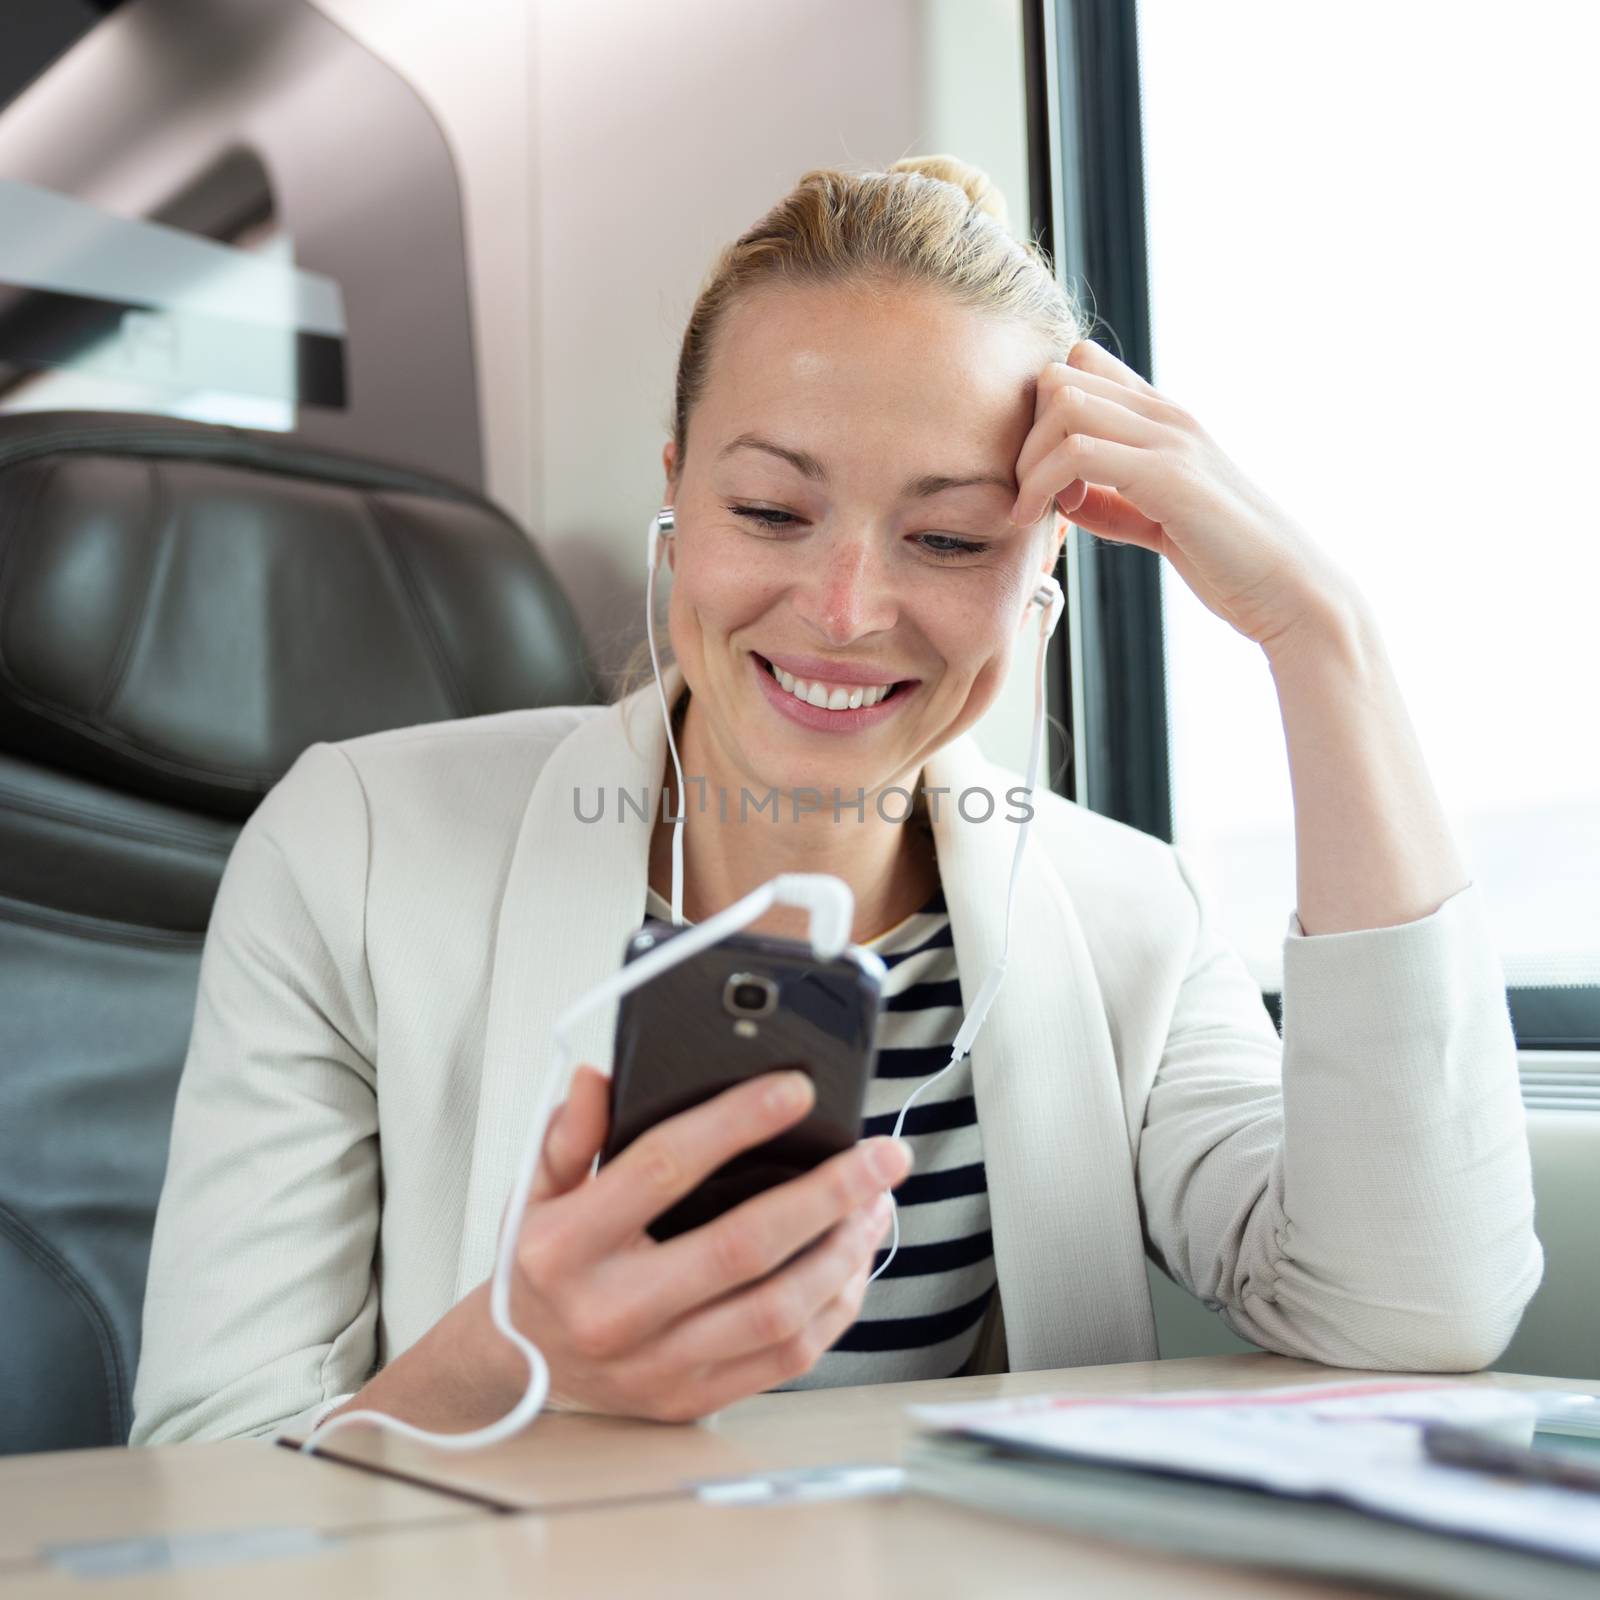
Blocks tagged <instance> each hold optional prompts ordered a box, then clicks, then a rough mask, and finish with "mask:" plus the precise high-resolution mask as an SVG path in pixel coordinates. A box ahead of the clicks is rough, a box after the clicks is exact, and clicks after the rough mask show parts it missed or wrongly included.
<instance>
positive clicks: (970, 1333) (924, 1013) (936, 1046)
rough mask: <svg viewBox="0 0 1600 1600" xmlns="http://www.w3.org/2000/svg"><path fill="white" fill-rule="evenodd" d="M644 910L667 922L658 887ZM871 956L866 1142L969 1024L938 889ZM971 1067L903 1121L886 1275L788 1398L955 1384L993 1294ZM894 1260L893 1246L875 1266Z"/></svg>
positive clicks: (956, 1070)
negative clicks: (873, 990)
mask: <svg viewBox="0 0 1600 1600" xmlns="http://www.w3.org/2000/svg"><path fill="white" fill-rule="evenodd" d="M648 911H649V914H650V915H651V916H655V917H659V918H661V919H663V920H666V919H667V918H668V917H669V915H670V911H669V908H668V906H667V903H666V901H665V900H663V899H662V897H661V896H660V895H658V894H657V893H656V892H655V891H654V890H653V889H652V890H651V891H650V893H649V897H648ZM866 948H867V949H869V950H872V951H874V952H875V953H876V954H877V955H878V956H879V957H881V959H882V961H883V964H884V966H885V967H887V968H888V978H887V981H886V983H885V985H884V1012H883V1016H882V1018H881V1020H880V1022H879V1026H878V1064H877V1071H876V1073H875V1075H874V1078H873V1082H872V1084H871V1086H870V1088H869V1089H868V1092H867V1107H866V1117H865V1121H864V1122H863V1125H862V1130H861V1131H862V1137H863V1138H868V1137H871V1136H872V1135H874V1134H887V1133H893V1132H894V1124H895V1119H896V1117H897V1116H898V1115H899V1112H900V1108H901V1107H902V1106H903V1105H904V1104H905V1102H906V1100H907V1098H908V1097H909V1096H910V1095H911V1094H912V1093H913V1091H914V1090H915V1089H916V1087H917V1085H918V1084H920V1083H921V1082H922V1081H923V1080H924V1079H926V1078H930V1077H932V1076H933V1074H934V1073H936V1072H938V1071H939V1069H940V1068H941V1067H943V1066H944V1065H945V1063H946V1062H947V1061H949V1059H950V1046H951V1043H952V1041H953V1040H954V1039H955V1036H956V1033H957V1031H958V1030H959V1028H960V1026H961V1017H962V1010H961V986H960V982H959V980H958V978H957V976H956V957H955V945H954V941H953V940H952V938H951V933H950V917H949V913H948V911H947V910H946V907H945V902H944V893H943V891H942V890H935V892H934V894H933V896H932V898H931V899H929V900H928V901H927V903H926V904H925V905H923V907H922V908H921V909H920V910H919V911H916V912H914V913H913V914H912V915H911V916H909V917H907V918H906V919H905V920H904V921H903V922H900V923H898V924H897V925H896V926H895V927H893V928H891V929H890V930H889V931H888V932H887V933H885V934H881V935H880V936H879V937H878V938H876V939H873V940H870V941H868V943H867V945H866ZM971 1069H972V1062H971V1058H970V1057H968V1058H966V1059H964V1060H963V1061H962V1062H961V1063H960V1064H959V1065H958V1066H956V1067H953V1068H952V1069H951V1070H950V1071H949V1072H948V1073H947V1074H946V1075H945V1076H944V1077H943V1078H941V1079H940V1080H939V1081H938V1082H937V1083H936V1084H934V1085H933V1086H932V1087H931V1088H929V1089H928V1091H927V1093H925V1094H923V1095H921V1096H920V1097H919V1098H918V1100H917V1103H916V1104H915V1105H914V1106H912V1108H911V1110H910V1111H909V1112H908V1113H907V1115H906V1121H905V1126H904V1128H902V1130H901V1134H902V1136H903V1137H904V1138H905V1139H906V1140H908V1141H909V1143H910V1144H911V1147H912V1149H913V1151H914V1152H915V1153H916V1164H915V1166H914V1167H913V1168H912V1170H911V1175H910V1176H909V1177H908V1178H907V1179H906V1180H905V1181H904V1182H903V1183H902V1184H901V1185H900V1187H899V1188H898V1189H896V1190H895V1198H896V1200H897V1201H898V1203H899V1207H900V1248H899V1250H898V1251H897V1252H896V1254H895V1258H894V1260H893V1262H891V1263H890V1266H889V1270H888V1271H887V1272H885V1273H884V1274H883V1275H882V1276H881V1277H880V1278H878V1279H877V1280H875V1281H874V1282H873V1283H871V1284H869V1285H868V1286H867V1292H866V1297H865V1298H864V1299H863V1301H862V1304H861V1314H860V1315H859V1316H858V1317H857V1319H856V1321H855V1323H854V1325H853V1326H851V1327H850V1328H849V1329H847V1330H846V1332H845V1334H844V1336H843V1337H842V1338H841V1339H840V1340H839V1341H838V1342H837V1343H836V1344H835V1345H834V1346H833V1347H832V1349H830V1350H828V1351H826V1352H825V1353H824V1354H823V1355H822V1356H821V1357H820V1358H819V1360H818V1361H817V1362H816V1364H815V1365H814V1366H813V1367H812V1369H811V1370H810V1372H808V1373H806V1374H805V1375H804V1376H803V1377H801V1378H798V1379H795V1380H794V1381H792V1382H790V1383H787V1384H785V1385H783V1388H784V1389H826V1388H838V1387H842V1386H845V1385H852V1384H862V1383H889V1382H897V1381H901V1380H904V1379H910V1378H948V1377H951V1376H953V1375H954V1374H955V1373H957V1372H959V1371H961V1370H962V1368H963V1367H964V1366H965V1365H966V1362H967V1360H968V1358H969V1357H970V1356H971V1354H972V1351H973V1348H974V1346H975V1345H976V1343H977V1339H978V1334H979V1332H980V1331H981V1329H982V1325H983V1318H984V1313H985V1312H986V1311H987V1310H988V1307H989V1300H990V1297H991V1295H992V1294H993V1292H994V1286H995V1269H994V1251H993V1241H992V1239H991V1236H990V1232H989V1192H988V1184H987V1180H986V1177H985V1173H984V1166H983V1146H982V1143H981V1141H980V1139H979V1134H978V1113H977V1107H976V1105H975V1103H974V1101H973V1096H972V1070H971ZM888 1252H889V1246H888V1241H887V1240H886V1241H885V1243H884V1245H883V1247H882V1248H881V1249H880V1251H879V1253H878V1258H877V1259H878V1262H880V1263H881V1262H882V1260H883V1259H884V1257H885V1256H887V1255H888Z"/></svg>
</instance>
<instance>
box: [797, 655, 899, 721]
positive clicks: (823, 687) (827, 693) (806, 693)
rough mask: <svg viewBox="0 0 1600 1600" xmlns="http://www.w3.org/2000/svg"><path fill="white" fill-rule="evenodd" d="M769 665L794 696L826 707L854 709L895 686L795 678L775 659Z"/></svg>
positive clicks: (882, 695)
mask: <svg viewBox="0 0 1600 1600" xmlns="http://www.w3.org/2000/svg"><path fill="white" fill-rule="evenodd" d="M771 665H772V675H773V676H774V677H775V678H776V679H777V680H778V682H779V683H781V684H782V685H783V687H784V688H785V689H787V690H788V691H789V693H790V694H792V695H793V696H794V697H795V699H797V700H804V701H805V702H806V704H807V705H811V706H817V707H819V708H820V709H822V710H825V711H854V710H856V709H857V708H858V707H860V706H875V705H877V703H878V702H879V701H880V700H881V699H883V697H884V696H885V695H886V694H888V692H889V691H890V689H892V688H893V687H894V685H893V684H890V683H879V684H875V685H874V686H873V687H872V688H870V689H868V688H864V687H861V686H857V687H856V688H853V689H847V688H844V687H843V686H842V685H839V684H832V685H830V684H825V683H822V682H813V681H811V680H810V679H807V678H797V677H795V675H794V674H793V673H792V672H785V671H784V670H783V668H782V667H780V666H778V665H776V664H775V663H772V664H771Z"/></svg>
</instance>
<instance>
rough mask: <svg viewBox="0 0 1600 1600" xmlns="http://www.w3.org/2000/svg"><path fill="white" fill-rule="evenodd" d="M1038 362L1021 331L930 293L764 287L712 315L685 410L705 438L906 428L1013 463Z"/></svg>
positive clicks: (890, 432)
mask: <svg viewBox="0 0 1600 1600" xmlns="http://www.w3.org/2000/svg"><path fill="white" fill-rule="evenodd" d="M1045 359H1046V352H1045V350H1044V349H1043V347H1042V343H1041V340H1040V339H1039V336H1038V335H1037V334H1036V333H1034V331H1033V330H1032V329H1030V328H1027V327H1025V326H1023V325H1022V324H1020V323H1017V322H1013V321H1001V320H999V319H997V318H995V317H992V316H989V315H986V314H985V313H983V312H978V311H973V310H970V309H969V308H967V307H965V306H961V305H958V304H957V303H956V302H955V301H953V300H952V299H950V298H949V296H947V295H944V294H942V293H939V292H938V291H935V290H930V289H926V288H898V287H896V288H884V289H868V288H863V287H861V286H852V287H850V288H842V287H836V286H830V287H816V286H798V287H789V286H786V287H783V288H764V289H761V290H759V291H757V292H754V293H752V294H749V295H747V296H745V297H744V298H743V299H741V300H740V301H738V302H737V303H736V304H735V305H734V306H733V307H732V308H731V309H730V310H729V312H728V314H727V315H726V316H725V317H724V319H723V322H722V325H721V327H720V329H719V330H718V338H717V341H716V344H715V346H714V348H713V351H712V354H711V361H710V365H709V370H708V373H707V382H706V386H705V391H704V394H703V398H702V401H701V405H700V407H698V408H697V410H700V411H703V412H704V413H705V417H704V419H703V420H704V422H705V423H706V425H707V431H708V432H711V433H717V434H732V433H737V432H740V431H742V430H743V429H744V428H746V427H756V426H759V425H760V424H766V425H768V426H771V427H774V428H778V427H785V426H787V427H790V428H798V429H803V430H805V431H807V432H808V433H809V434H810V435H811V437H813V438H816V437H818V436H819V434H825V433H826V434H834V435H839V436H843V437H846V438H853V439H855V440H856V441H857V442H858V444H859V443H860V442H861V441H863V440H864V439H867V438H871V439H872V440H874V441H876V442H879V443H882V442H884V441H885V439H886V438H903V437H905V436H906V435H908V434H915V435H916V436H917V437H918V438H919V439H921V438H933V439H938V438H940V437H943V438H952V439H953V438H959V439H961V440H963V441H967V442H973V443H979V444H984V443H987V444H992V445H993V446H995V447H997V448H1001V449H1007V448H1009V449H1011V451H1012V458H1013V459H1014V457H1015V452H1016V450H1019V449H1020V448H1021V444H1022V440H1023V438H1024V437H1025V436H1026V434H1027V431H1028V428H1029V427H1030V426H1031V424H1032V421H1033V391H1034V384H1035V382H1036V380H1037V378H1038V376H1039V372H1040V369H1041V368H1042V367H1043V365H1044V362H1045ZM696 431H697V432H698V431H699V430H698V429H697V430H696ZM1008 464H1009V463H1008Z"/></svg>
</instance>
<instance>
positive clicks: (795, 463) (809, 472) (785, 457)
mask: <svg viewBox="0 0 1600 1600" xmlns="http://www.w3.org/2000/svg"><path fill="white" fill-rule="evenodd" d="M735 450H765V451H766V452H767V453H768V454H769V455H774V456H777V457H778V459H779V460H780V461H787V462H788V463H789V465H790V466H791V467H793V468H794V469H795V471H796V472H798V473H800V474H801V475H802V476H804V477H807V478H810V479H811V480H812V481H813V482H815V483H826V482H827V481H828V473H827V469H826V468H825V467H824V466H823V465H822V463H821V462H820V461H818V460H817V458H816V457H815V456H814V455H812V454H811V453H810V452H809V451H806V450H793V449H790V447H789V446H788V445H782V444H778V443H777V442H776V441H774V440H772V439H764V438H762V437H761V435H760V434H758V433H741V434H740V435H739V437H738V438H737V439H733V440H730V441H729V443H727V444H725V445H724V446H723V447H722V448H721V449H720V450H719V451H718V452H717V459H718V460H719V461H720V460H721V459H722V458H723V457H724V456H727V455H732V454H733V452H734V451H735ZM974 486H977V487H991V486H992V487H993V488H996V489H1003V490H1005V492H1006V493H1007V494H1010V495H1014V494H1015V493H1016V492H1017V486H1016V484H1015V483H1014V482H1013V481H1012V479H1010V478H1004V477H1001V476H1000V474H999V473H995V472H975V473H973V474H971V475H970V476H968V477H964V478H952V477H949V476H947V475H946V474H944V473H942V472H928V473H924V474H923V475H922V476H921V477H919V478H912V479H911V480H910V481H909V482H908V483H906V484H905V485H904V486H903V487H902V488H901V491H900V493H901V497H902V498H903V499H907V500H925V499H926V498H927V497H928V496H929V495H934V494H943V493H944V491H945V490H946V489H969V488H973V487H974Z"/></svg>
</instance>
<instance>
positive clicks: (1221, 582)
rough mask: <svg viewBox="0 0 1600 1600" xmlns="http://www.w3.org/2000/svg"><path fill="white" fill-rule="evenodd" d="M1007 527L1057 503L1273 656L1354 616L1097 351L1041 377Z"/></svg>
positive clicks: (1294, 543) (1170, 412)
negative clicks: (1141, 552)
mask: <svg viewBox="0 0 1600 1600" xmlns="http://www.w3.org/2000/svg"><path fill="white" fill-rule="evenodd" d="M1017 483H1018V485H1019V489H1018V494H1017V501H1016V505H1015V507H1014V508H1013V511H1012V520H1013V521H1015V522H1017V523H1020V524H1021V525H1022V526H1024V527H1031V526H1032V525H1033V524H1034V523H1036V522H1037V521H1038V520H1039V518H1041V517H1042V516H1043V515H1044V514H1045V512H1046V511H1048V510H1049V509H1050V507H1051V504H1052V502H1054V504H1055V506H1056V507H1057V508H1058V509H1059V510H1060V511H1061V513H1062V514H1063V515H1064V516H1066V517H1068V518H1069V519H1070V520H1071V521H1072V522H1074V523H1076V524H1077V525H1078V526H1079V527H1080V528H1083V529H1086V530H1087V531H1088V532H1089V533H1092V534H1094V535H1096V536H1097V537H1100V538H1103V539H1106V540H1109V541H1111V542H1113V543H1119V544H1136V545H1140V546H1142V547H1143V548H1144V549H1146V550H1154V551H1156V552H1157V553H1158V554H1160V555H1163V556H1165V557H1166V558H1167V560H1169V561H1170V562H1171V563H1172V565H1173V566H1174V567H1175V568H1176V569H1177V571H1178V574H1179V576H1180V577H1181V578H1182V579H1183V581H1184V582H1185V583H1187V584H1188V585H1189V587H1190V588H1191V589H1192V590H1193V591H1194V592H1195V594H1196V595H1197V596H1198V597H1199V598H1200V600H1201V602H1202V603H1203V604H1204V605H1205V607H1206V608H1207V610H1209V611H1211V612H1213V613H1214V614H1215V615H1217V616H1219V617H1221V618H1222V619H1223V620H1224V621H1226V622H1228V623H1231V624H1232V625H1233V627H1234V628H1236V629H1237V630H1238V631H1239V632H1240V633H1242V634H1243V635H1244V636H1245V637H1246V638H1247V639H1252V640H1254V641H1255V642H1256V643H1257V644H1259V645H1261V646H1262V648H1263V649H1265V650H1268V651H1271V650H1274V649H1276V648H1279V647H1281V646H1282V645H1283V644H1284V642H1285V641H1287V640H1289V639H1291V638H1295V637H1298V636H1300V635H1303V634H1305V633H1307V632H1312V631H1315V630H1316V629H1317V628H1320V627H1322V626H1324V625H1326V624H1327V623H1328V622H1329V621H1330V620H1332V619H1334V618H1337V617H1339V616H1340V615H1342V614H1343V613H1345V612H1348V610H1349V609H1350V607H1351V606H1352V604H1353V603H1354V601H1355V590H1354V587H1353V585H1352V583H1351V580H1350V579H1349V577H1348V575H1347V574H1346V573H1345V572H1344V571H1343V570H1342V569H1341V568H1340V567H1339V566H1338V565H1337V564H1336V563H1335V562H1334V561H1333V560H1332V558H1331V557H1330V556H1329V555H1328V553H1327V552H1326V551H1325V550H1323V549H1321V548H1320V547H1319V546H1318V545H1317V544H1316V543H1315V541H1314V540H1312V539H1311V537H1310V536H1309V535H1308V534H1306V533H1305V532H1304V531H1303V530H1302V529H1301V528H1299V527H1297V526H1296V525H1295V523H1294V522H1293V520H1292V519H1291V518H1289V517H1288V516H1287V515H1286V514H1285V513H1284V511H1283V510H1282V508H1281V507H1279V506H1277V505H1275V504H1274V503H1273V502H1272V501H1271V500H1269V499H1268V498H1267V496H1266V495H1265V494H1263V493H1262V492H1261V490H1260V489H1258V488H1257V487H1256V486H1255V485H1254V484H1252V483H1251V482H1250V481H1249V480H1248V479H1247V478H1246V477H1245V476H1244V474H1243V473H1241V472H1240V471H1239V469H1238V468H1237V467H1236V466H1235V465H1234V464H1233V462H1232V461H1230V460H1229V459H1228V457H1227V456H1226V455H1224V454H1223V452H1222V451H1221V450H1220V449H1218V447H1217V445H1216V444H1215V442H1214V441H1213V440H1212V439H1211V438H1210V436H1209V435H1208V434H1207V433H1206V432H1205V430H1204V429H1203V428H1202V427H1201V426H1200V424H1199V423H1198V422H1196V421H1195V419H1194V418H1193V417H1192V416H1190V415H1189V413H1188V412H1186V411H1185V410H1184V409H1183V408H1182V407H1181V406H1178V405H1175V404H1174V403H1173V402H1172V401H1170V400H1168V399H1166V398H1165V397H1164V396H1163V395H1162V394H1161V393H1160V392H1159V391H1158V390H1157V389H1155V388H1154V387H1153V386H1152V385H1151V384H1149V383H1147V382H1146V381H1145V380H1144V379H1143V378H1142V377H1140V375H1139V374H1138V373H1137V372H1135V371H1134V370H1133V368H1132V367H1129V366H1127V365H1125V364H1124V363H1123V362H1121V361H1119V360H1118V359H1117V358H1116V357H1115V356H1114V355H1112V354H1111V352H1110V351H1109V350H1106V349H1104V348H1103V347H1102V346H1100V345H1098V344H1096V343H1095V342H1094V341H1093V340H1092V339H1080V340H1079V341H1078V343H1077V344H1075V345H1074V346H1073V347H1072V350H1071V352H1070V355H1069V358H1068V362H1067V363H1065V364H1064V363H1062V362H1051V363H1050V364H1049V365H1048V366H1047V367H1045V369H1044V371H1043V372H1042V373H1041V374H1040V376H1039V380H1038V387H1037V390H1036V392H1035V400H1034V420H1033V427H1032V428H1031V429H1030V430H1029V433H1028V437H1027V439H1026V440H1025V441H1024V443H1023V446H1022V454H1021V455H1020V456H1018V458H1017Z"/></svg>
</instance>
